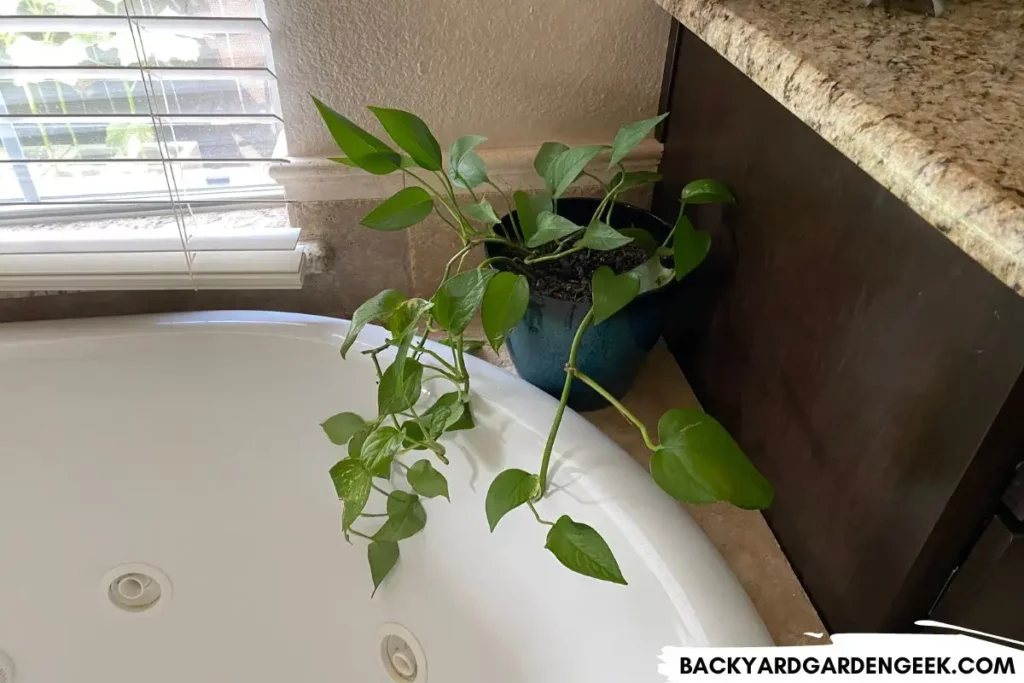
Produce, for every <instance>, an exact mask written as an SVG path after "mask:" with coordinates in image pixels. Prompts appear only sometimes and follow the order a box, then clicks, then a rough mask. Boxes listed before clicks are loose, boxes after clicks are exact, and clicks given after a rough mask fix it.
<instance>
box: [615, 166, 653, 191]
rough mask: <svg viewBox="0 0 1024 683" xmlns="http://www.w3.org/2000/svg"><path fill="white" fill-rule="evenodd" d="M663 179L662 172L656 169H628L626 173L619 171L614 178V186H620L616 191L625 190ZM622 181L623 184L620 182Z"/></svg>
mask: <svg viewBox="0 0 1024 683" xmlns="http://www.w3.org/2000/svg"><path fill="white" fill-rule="evenodd" d="M660 181H661V174H660V173H655V172H654V171H626V173H625V174H623V173H622V171H619V172H618V173H616V174H615V177H614V178H612V187H616V186H618V189H616V190H615V193H616V194H618V193H620V192H625V191H626V190H632V189H633V188H634V187H640V186H641V185H647V184H648V183H657V182H660ZM620 183H621V184H620Z"/></svg>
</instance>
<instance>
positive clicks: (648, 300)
mask: <svg viewBox="0 0 1024 683" xmlns="http://www.w3.org/2000/svg"><path fill="white" fill-rule="evenodd" d="M598 201H599V200H597V199H590V198H568V199H560V200H558V213H559V215H562V216H565V217H566V218H568V219H569V220H571V221H573V222H575V223H578V224H586V223H587V222H588V221H589V220H590V217H591V216H592V215H593V213H594V211H595V210H596V209H597V204H598ZM509 220H510V219H509V217H508V216H506V217H505V218H504V219H503V226H502V227H505V228H506V229H508V228H509V227H510V226H509ZM612 227H614V228H620V229H621V228H628V227H637V228H643V229H644V230H647V231H648V232H650V233H651V234H652V235H653V236H654V237H655V239H659V240H660V239H662V238H664V236H665V235H667V234H668V230H669V226H668V225H666V224H665V222H664V221H662V220H661V219H660V218H658V217H657V216H655V215H654V214H652V213H650V212H649V211H646V210H644V209H640V208H638V207H635V206H630V205H628V204H620V203H616V205H615V210H614V211H613V212H612ZM488 247H489V248H488V250H487V251H488V254H489V255H498V254H499V253H504V251H503V250H502V249H501V247H500V246H499V247H498V248H496V249H495V248H490V247H491V245H488ZM668 289H669V288H665V289H662V290H659V291H657V292H649V293H647V294H644V295H641V296H639V297H637V298H636V299H634V300H633V301H632V302H631V303H630V304H629V305H628V306H626V307H625V308H623V309H622V310H621V311H619V312H618V313H616V314H615V315H614V316H612V317H611V318H609V319H608V320H605V321H604V322H602V323H601V324H600V325H596V326H591V327H590V328H588V329H587V331H586V332H584V333H583V339H582V341H581V343H580V348H579V352H578V355H577V365H578V366H579V368H580V369H581V370H582V371H583V372H584V373H585V374H587V375H589V376H590V377H592V378H594V379H595V380H597V382H598V383H599V384H600V385H601V386H602V387H604V388H605V389H606V390H607V391H608V392H609V393H610V394H611V395H612V396H614V397H615V398H621V397H622V396H623V395H624V394H625V393H626V392H627V391H628V390H629V388H630V386H631V385H632V384H633V380H635V379H636V376H637V373H638V372H639V371H640V366H641V365H642V364H643V362H644V359H645V358H646V356H647V354H648V352H650V350H651V349H652V348H654V345H655V344H656V343H657V341H658V338H659V337H660V336H661V322H662V318H663V315H664V310H665V303H666V299H667V296H666V294H667V290H668ZM589 310H590V302H589V301H585V302H572V301H562V300H559V299H553V298H551V297H547V296H541V295H538V294H535V293H532V292H531V294H530V304H529V307H528V308H527V310H526V315H525V316H523V319H522V321H520V323H519V324H518V325H517V326H516V327H515V329H514V330H512V333H511V334H510V335H509V338H508V341H507V344H508V350H509V356H511V358H512V362H513V363H514V364H515V366H516V371H517V372H518V373H519V376H520V377H522V378H523V379H525V380H526V381H527V382H529V383H530V384H533V385H534V386H536V387H539V388H540V389H543V390H544V391H546V392H547V393H549V394H551V395H552V396H554V397H556V398H557V397H559V396H561V394H562V387H563V385H564V384H565V364H566V363H567V362H568V360H569V349H570V347H571V346H572V340H573V337H574V336H575V335H576V330H577V329H578V328H579V325H580V321H581V320H583V316H585V315H586V314H587V311H589ZM606 405H608V402H607V401H605V400H604V399H603V398H602V397H601V396H600V395H599V394H598V393H597V392H595V391H594V390H593V389H591V388H590V387H588V386H586V385H585V384H583V383H582V382H579V381H576V382H573V385H572V391H571V393H570V394H569V407H570V408H573V409H574V410H577V411H587V410H595V409H597V408H602V407H604V406H606Z"/></svg>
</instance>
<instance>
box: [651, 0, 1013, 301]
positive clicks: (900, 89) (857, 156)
mask: <svg viewBox="0 0 1024 683" xmlns="http://www.w3.org/2000/svg"><path fill="white" fill-rule="evenodd" d="M656 1H657V2H658V3H659V4H660V5H662V6H663V7H664V8H665V9H666V10H668V11H669V12H671V13H672V14H673V15H674V16H675V17H676V18H677V19H679V21H680V22H682V23H683V25H685V26H686V27H687V28H688V29H690V30H691V31H693V32H694V33H695V34H696V35H698V36H699V37H700V38H701V39H703V40H704V41H705V42H707V43H708V44H709V45H710V46H711V47H712V48H714V49H715V50H716V51H718V52H719V53H720V54H722V55H723V56H724V57H725V58H726V59H728V60H729V61H730V62H732V63H733V64H734V65H735V66H737V67H738V68H739V69H740V70H742V71H743V72H744V73H745V74H747V75H748V76H749V77H750V78H751V79H752V80H753V81H754V82H755V83H757V84H758V85H759V86H761V87H762V88H764V90H765V91H767V92H768V93H769V94H770V95H772V96H773V97H774V98H775V99H777V100H778V101H779V102H781V103H782V104H783V105H784V106H785V107H786V108H787V109H789V110H790V111H791V112H793V113H794V114H795V115H797V116H798V117H800V119H801V120H803V121H804V122H805V123H807V124H808V125H809V126H810V127H811V128H813V129H814V130H815V131H817V132H818V133H819V134H820V135H821V136H822V137H824V138H825V139H826V140H828V141H829V142H830V143H832V144H833V145H834V146H835V147H836V148H837V149H839V151H841V152H842V153H843V154H845V155H846V156H847V157H849V158H850V159H851V160H852V161H854V162H855V163H857V164H858V165H859V166H860V167H861V168H863V169H864V170H865V171H867V173H869V174H870V175H871V176H872V177H873V178H875V179H876V180H877V181H878V182H879V183H881V184H882V185H883V186H885V187H886V188H888V189H889V190H890V191H891V192H892V193H893V194H895V195H896V196H897V197H899V198H900V199H902V200H903V201H905V202H906V203H907V205H908V206H910V207H911V208H912V209H914V210H915V211H916V212H917V213H918V214H920V215H921V216H922V217H923V218H924V219H925V220H927V221H928V222H930V223H931V224H932V225H934V226H935V227H936V228H937V229H938V230H940V231H942V232H943V233H944V234H945V235H946V236H947V237H948V238H949V239H950V240H952V241H953V242H954V243H955V244H957V245H959V246H960V248H962V249H963V250H964V251H965V252H966V253H967V254H969V255H970V256H972V257H973V258H974V259H975V260H977V261H978V262H979V263H981V264H982V265H983V266H985V268H986V269H988V270H989V272H991V273H993V274H994V275H995V276H996V277H998V278H999V279H1000V280H1002V281H1003V282H1005V283H1006V284H1007V285H1009V286H1010V287H1012V288H1013V289H1014V290H1015V291H1017V292H1018V293H1021V294H1024V4H1021V2H1020V0H953V2H951V3H950V4H949V9H948V11H947V13H946V15H945V16H944V17H941V18H933V17H924V16H921V15H917V14H912V13H909V12H896V13H894V14H893V15H887V14H886V12H885V11H884V10H883V9H881V8H865V7H863V4H862V3H861V2H860V0H656Z"/></svg>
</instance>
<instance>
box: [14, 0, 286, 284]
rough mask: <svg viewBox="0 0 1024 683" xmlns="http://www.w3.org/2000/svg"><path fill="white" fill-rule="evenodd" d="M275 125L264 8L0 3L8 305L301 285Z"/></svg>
mask: <svg viewBox="0 0 1024 683" xmlns="http://www.w3.org/2000/svg"><path fill="white" fill-rule="evenodd" d="M279 109H280V107H279V103H278V97H277V83H276V79H275V76H274V65H273V58H272V55H271V50H270V32H269V29H268V27H267V23H266V19H265V17H264V16H263V7H262V2H261V0H0V290H4V289H40V288H58V289H69V288H76V287H78V288H94V287H93V286H92V285H95V286H96V287H100V288H130V287H145V288H150V287H175V286H182V287H233V286H263V285H261V284H260V282H261V277H260V275H261V274H265V275H266V276H267V277H266V278H263V280H262V281H265V286H274V287H277V286H297V285H298V283H299V281H300V278H299V276H300V275H301V272H300V271H301V267H302V254H301V250H300V249H299V247H298V246H297V240H298V231H297V230H296V229H293V228H290V227H288V224H287V218H286V216H285V214H284V210H283V203H282V202H283V194H282V191H281V188H280V187H279V186H278V185H277V184H276V183H275V182H274V181H273V180H272V179H271V178H270V176H269V169H270V166H271V165H272V164H274V163H275V162H280V161H282V160H283V157H285V155H286V147H285V139H284V130H283V124H282V121H281V118H280V111H279ZM239 204H245V205H247V209H246V210H245V211H241V212H235V211H232V212H231V213H226V212H225V210H226V209H230V208H237V207H238V205H239ZM253 269H255V270H253ZM90 283H91V284H90Z"/></svg>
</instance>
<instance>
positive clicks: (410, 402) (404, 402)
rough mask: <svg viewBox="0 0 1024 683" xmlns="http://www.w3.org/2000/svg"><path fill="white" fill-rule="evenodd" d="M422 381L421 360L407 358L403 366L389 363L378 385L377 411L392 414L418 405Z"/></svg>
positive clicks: (382, 413)
mask: <svg viewBox="0 0 1024 683" xmlns="http://www.w3.org/2000/svg"><path fill="white" fill-rule="evenodd" d="M399 371H401V373H402V374H401V375H399V374H398V373H399ZM422 381H423V366H422V365H420V363H419V361H415V360H413V359H412V358H409V359H406V361H405V367H403V368H397V367H396V365H395V363H392V364H391V365H389V366H388V369H387V370H385V371H384V376H383V377H381V380H380V384H379V385H378V386H377V412H378V413H379V414H381V415H392V414H394V413H400V412H402V411H404V410H408V409H409V408H411V407H413V406H414V405H416V402H417V401H419V399H420V385H421V383H422Z"/></svg>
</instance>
